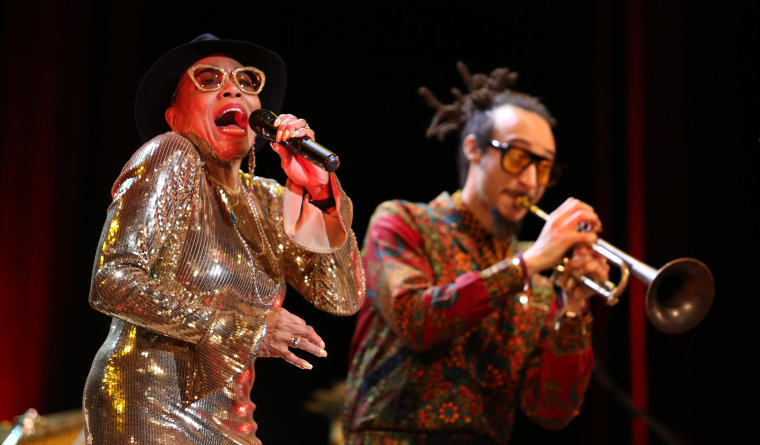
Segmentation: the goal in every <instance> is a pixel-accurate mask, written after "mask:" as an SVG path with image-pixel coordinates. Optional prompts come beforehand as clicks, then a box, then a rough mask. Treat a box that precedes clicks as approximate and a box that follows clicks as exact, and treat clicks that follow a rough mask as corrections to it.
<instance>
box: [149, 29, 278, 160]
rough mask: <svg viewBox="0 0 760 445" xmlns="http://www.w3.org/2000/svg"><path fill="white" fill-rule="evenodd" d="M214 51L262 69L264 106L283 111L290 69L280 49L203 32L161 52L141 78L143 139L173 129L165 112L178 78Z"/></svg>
mask: <svg viewBox="0 0 760 445" xmlns="http://www.w3.org/2000/svg"><path fill="white" fill-rule="evenodd" d="M214 54H223V55H225V56H227V57H230V58H233V59H235V60H237V61H238V62H240V63H241V64H243V65H244V66H255V67H256V68H259V69H260V70H262V71H263V72H264V75H265V76H266V82H265V84H264V89H263V90H261V93H259V100H260V101H261V107H262V108H264V109H267V110H271V111H273V112H275V113H278V112H279V111H280V107H281V106H282V101H283V98H284V97H285V83H286V81H287V78H286V77H287V70H286V68H285V62H284V61H283V60H282V58H281V57H280V56H279V55H278V54H277V53H275V52H273V51H271V50H268V49H266V48H263V47H261V46H259V45H255V44H253V43H250V42H245V41H240V40H223V39H219V38H217V37H216V36H214V35H212V34H202V35H200V36H198V37H196V38H194V39H193V40H191V41H190V42H188V43H185V44H183V45H180V46H178V47H176V48H174V49H173V50H171V51H169V52H167V53H166V54H164V55H163V56H161V58H159V59H158V60H157V61H156V62H155V63H154V64H153V66H151V67H150V69H149V70H148V72H147V73H145V76H144V77H143V79H142V81H141V82H140V86H139V87H138V88H137V97H136V98H135V120H136V121H137V131H139V132H140V136H141V137H142V138H143V141H148V140H150V139H151V138H153V137H154V136H157V135H159V134H161V133H164V132H166V131H169V130H170V128H169V124H167V123H166V118H165V117H164V114H165V112H166V109H167V108H169V106H170V105H171V100H172V95H173V94H174V90H175V89H176V88H177V84H178V83H179V79H180V78H181V77H182V75H183V74H184V73H185V71H187V69H188V68H190V66H191V65H192V64H193V63H195V62H196V61H198V60H199V59H202V58H204V57H207V56H211V55H214ZM257 145H258V144H257Z"/></svg>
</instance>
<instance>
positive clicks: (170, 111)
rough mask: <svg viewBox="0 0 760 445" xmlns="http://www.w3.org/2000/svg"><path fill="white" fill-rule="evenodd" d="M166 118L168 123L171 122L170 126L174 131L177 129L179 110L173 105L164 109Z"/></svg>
mask: <svg viewBox="0 0 760 445" xmlns="http://www.w3.org/2000/svg"><path fill="white" fill-rule="evenodd" d="M164 119H166V123H167V124H169V128H171V129H172V131H176V128H177V127H176V125H177V110H175V109H174V107H173V106H171V107H169V108H167V109H166V111H164Z"/></svg>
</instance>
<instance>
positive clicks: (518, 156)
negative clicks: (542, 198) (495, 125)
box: [488, 139, 562, 187]
mask: <svg viewBox="0 0 760 445" xmlns="http://www.w3.org/2000/svg"><path fill="white" fill-rule="evenodd" d="M488 145H489V146H490V147H492V148H496V149H498V150H501V168H502V169H503V170H504V171H505V172H507V173H511V174H513V175H519V174H520V173H522V172H523V171H525V169H526V168H528V167H529V166H530V165H531V164H533V163H535V164H536V181H537V182H538V183H539V184H540V185H542V186H544V187H549V186H551V185H554V184H555V183H556V182H557V179H559V176H560V173H561V172H562V169H561V168H560V166H559V165H557V163H555V162H554V160H553V159H549V158H545V157H543V156H539V155H537V154H533V153H531V152H529V151H528V150H525V149H524V148H521V147H517V146H515V145H511V144H510V143H509V142H504V143H501V142H499V141H496V140H493V139H492V140H491V141H490V142H489V144H488Z"/></svg>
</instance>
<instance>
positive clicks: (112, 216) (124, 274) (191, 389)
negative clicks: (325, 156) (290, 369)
mask: <svg viewBox="0 0 760 445" xmlns="http://www.w3.org/2000/svg"><path fill="white" fill-rule="evenodd" d="M240 181H241V184H240V185H241V187H240V190H242V191H241V192H239V193H235V192H234V191H232V190H229V189H224V188H222V187H220V186H218V185H216V184H215V183H214V182H212V180H211V178H210V176H209V175H208V174H207V173H206V170H205V168H204V161H203V156H202V155H201V154H200V152H199V149H198V148H197V147H196V145H194V144H193V143H191V142H190V141H189V140H188V139H186V138H184V137H182V136H180V135H178V134H176V133H165V134H163V135H160V136H157V137H155V138H154V139H152V140H151V141H149V142H147V143H146V144H145V145H143V146H142V147H141V148H140V149H139V150H138V151H137V152H136V153H135V154H134V155H133V156H132V158H131V159H130V161H129V162H128V163H127V165H126V166H125V167H124V169H123V170H122V172H121V174H120V176H119V178H118V179H117V180H116V182H115V184H114V187H113V189H112V195H113V201H112V203H111V205H110V206H109V208H108V214H107V218H106V223H105V225H104V228H103V232H102V234H101V237H100V241H99V244H98V251H97V254H96V258H95V264H94V267H93V273H92V285H91V291H90V304H91V305H92V306H93V307H94V308H95V309H97V310H99V311H102V312H104V313H106V314H108V315H110V316H112V317H113V321H112V323H111V327H110V331H109V334H108V336H107V338H106V340H105V342H104V343H103V345H102V346H101V348H100V350H99V351H98V352H97V354H96V357H95V359H94V361H93V364H92V368H91V370H90V374H89V376H88V378H87V382H86V385H85V390H84V396H83V412H84V420H85V436H86V439H87V442H88V443H94V444H107V445H111V444H128V443H129V444H132V443H134V444H150V445H158V444H172V445H178V444H208V445H211V444H213V445H219V444H251V443H256V442H258V440H257V439H256V436H255V430H256V424H255V422H254V421H253V409H254V408H255V407H254V405H253V403H252V402H251V400H250V392H251V387H252V385H253V376H254V374H253V360H254V357H255V356H256V353H257V351H258V348H259V344H260V342H261V339H262V338H263V336H264V334H265V332H266V325H265V317H266V313H267V311H268V310H270V309H271V308H272V306H273V303H274V302H275V301H276V300H279V301H281V299H282V298H283V297H284V295H285V292H286V284H289V285H291V286H292V287H293V288H294V289H296V290H297V291H298V292H299V293H300V294H301V295H302V296H303V297H304V298H306V299H307V300H308V301H310V302H311V303H312V304H314V305H315V306H316V307H317V308H319V309H321V310H324V311H326V312H329V313H331V314H335V315H351V314H353V313H355V312H356V311H357V310H358V308H359V306H360V304H361V302H362V300H363V297H364V274H363V271H362V268H361V262H360V255H359V251H358V249H357V246H356V240H355V236H354V234H353V232H352V231H351V229H350V227H351V220H352V204H351V201H350V200H349V199H348V197H347V196H346V195H345V193H344V192H343V191H342V189H341V188H340V185H339V183H338V181H337V179H336V178H335V176H334V175H332V174H331V185H332V189H333V195H334V196H335V197H336V202H337V206H336V208H334V209H332V210H330V211H326V212H322V211H321V210H319V209H318V208H316V207H314V206H313V205H311V204H310V203H308V199H306V198H307V195H306V194H305V192H304V191H303V190H302V189H301V188H299V187H298V186H296V185H293V184H290V183H289V184H287V186H286V187H283V186H281V185H279V184H278V183H277V182H275V181H272V180H268V179H264V178H258V177H252V176H250V175H248V174H244V173H242V172H241V174H240Z"/></svg>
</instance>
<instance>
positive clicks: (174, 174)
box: [90, 133, 265, 399]
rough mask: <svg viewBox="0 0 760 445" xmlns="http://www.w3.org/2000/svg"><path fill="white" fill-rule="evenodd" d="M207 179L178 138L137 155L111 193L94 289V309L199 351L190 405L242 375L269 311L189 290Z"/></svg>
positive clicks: (162, 139)
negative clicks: (190, 249)
mask: <svg viewBox="0 0 760 445" xmlns="http://www.w3.org/2000/svg"><path fill="white" fill-rule="evenodd" d="M202 176H203V175H202V170H201V163H200V158H199V155H198V153H197V152H196V151H195V149H194V147H193V146H192V145H191V144H190V143H189V141H187V140H186V139H184V138H182V137H180V136H178V135H176V134H172V133H167V134H165V135H162V136H159V137H157V138H154V139H153V140H151V141H150V142H148V143H147V144H146V145H144V146H143V147H141V148H140V149H139V150H138V151H137V152H136V153H135V154H134V155H133V157H132V159H131V160H130V161H129V162H128V164H127V165H126V166H125V167H124V169H123V170H122V172H121V174H120V176H119V178H118V179H117V181H116V182H115V184H114V187H113V190H112V195H113V201H112V203H111V205H110V207H109V209H108V214H107V218H106V223H105V225H104V228H103V232H102V234H101V238H100V243H99V251H98V255H96V259H95V265H94V267H93V275H92V284H91V290H90V303H91V305H92V306H93V307H94V308H95V309H97V310H99V311H101V312H104V313H106V314H108V315H111V316H113V317H117V318H120V319H123V320H126V321H128V322H130V323H132V324H135V325H137V326H140V327H143V328H146V329H149V330H151V331H154V332H157V333H159V334H162V335H165V336H168V337H172V338H175V339H178V340H182V341H185V342H189V343H191V344H194V345H195V346H194V349H195V355H196V359H195V362H196V363H195V371H194V372H195V373H196V375H195V376H194V377H193V378H191V379H190V381H189V383H188V385H189V387H188V388H185V390H186V393H187V397H188V398H192V399H197V398H200V397H202V396H204V395H207V394H209V393H210V392H213V391H216V390H218V389H219V388H220V387H223V386H224V385H225V384H226V383H228V382H229V380H230V379H231V378H232V377H233V376H234V375H237V374H239V373H240V372H241V371H242V370H243V369H244V367H245V366H246V365H247V364H248V363H249V362H250V360H251V359H252V357H253V355H254V354H255V353H256V351H257V348H258V345H259V343H260V340H261V338H262V336H263V334H264V330H265V324H264V321H265V312H264V310H262V309H256V308H255V307H253V306H250V305H242V304H239V302H238V300H237V299H235V298H232V296H231V295H227V294H225V292H218V291H210V292H199V291H198V292H196V291H195V290H191V289H188V287H187V286H186V285H185V284H184V282H187V281H189V279H184V280H183V279H180V277H178V275H180V272H179V271H177V270H176V269H177V264H178V263H179V262H180V260H181V259H183V258H184V257H183V255H185V254H186V252H184V251H183V250H185V249H187V247H186V246H184V243H185V241H186V238H187V237H188V232H189V230H190V227H191V226H192V225H195V226H200V223H201V221H200V219H201V218H202V216H201V215H200V210H199V206H200V204H199V200H200V197H199V187H200V183H201V180H202ZM184 261H186V259H184ZM201 278H202V277H201ZM206 281H208V280H206ZM209 287H211V286H209ZM213 287H215V288H216V289H229V288H231V286H226V287H225V286H224V283H221V285H219V286H213ZM198 288H199V286H196V289H198ZM229 292H232V291H229ZM229 292H227V293H229Z"/></svg>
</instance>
